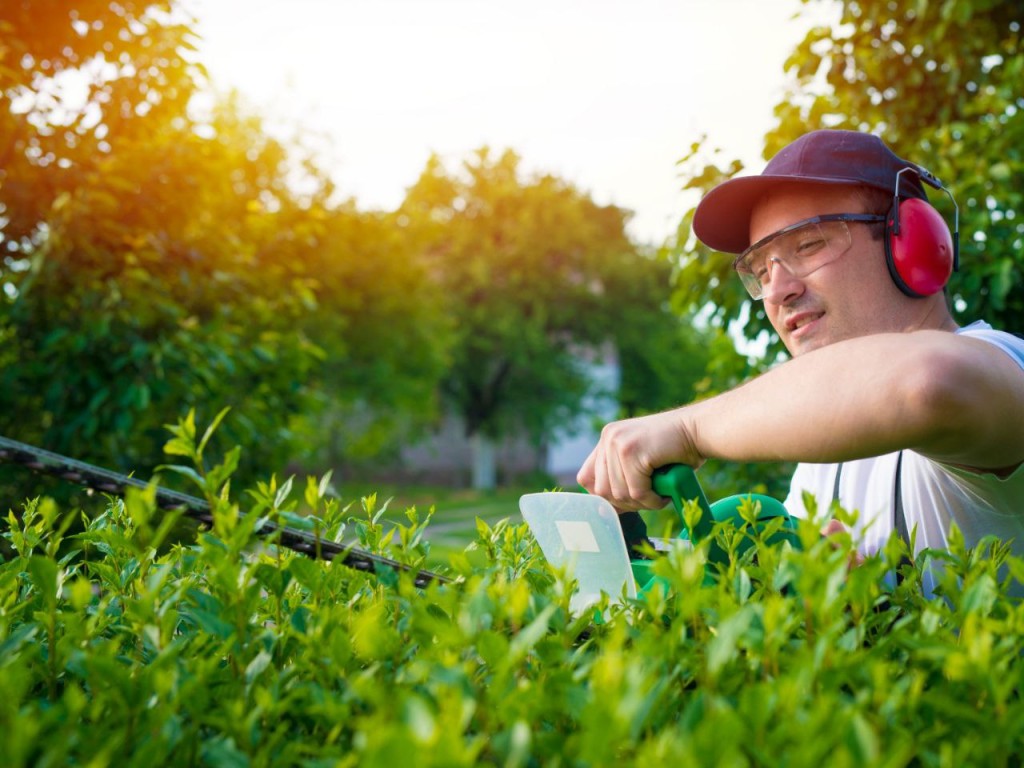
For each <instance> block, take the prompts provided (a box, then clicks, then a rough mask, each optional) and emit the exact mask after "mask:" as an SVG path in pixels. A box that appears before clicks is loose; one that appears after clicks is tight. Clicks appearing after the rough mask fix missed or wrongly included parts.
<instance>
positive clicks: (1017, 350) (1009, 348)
mask: <svg viewBox="0 0 1024 768" xmlns="http://www.w3.org/2000/svg"><path fill="white" fill-rule="evenodd" d="M957 334H958V335H960V336H968V337H970V338H974V339H979V340H981V341H986V342H988V343H989V344H992V345H994V346H996V347H999V349H1001V350H1003V351H1004V352H1005V353H1006V354H1008V355H1009V356H1010V357H1012V358H1013V359H1014V360H1015V361H1016V362H1017V364H1018V365H1020V366H1021V368H1024V338H1021V337H1020V336H1017V335H1015V334H1013V333H1010V332H1009V331H1000V330H997V329H995V328H993V327H992V326H991V325H989V324H988V323H986V322H985V321H984V320H977V321H975V322H973V323H971V324H970V325H965V326H964V327H962V328H960V329H959V330H957Z"/></svg>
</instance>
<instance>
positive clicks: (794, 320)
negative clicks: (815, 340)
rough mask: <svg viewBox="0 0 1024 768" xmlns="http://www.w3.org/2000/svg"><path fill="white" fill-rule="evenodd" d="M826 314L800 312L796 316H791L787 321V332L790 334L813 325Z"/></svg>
mask: <svg viewBox="0 0 1024 768" xmlns="http://www.w3.org/2000/svg"><path fill="white" fill-rule="evenodd" d="M824 314H825V313H824V312H798V313H797V314H795V315H791V316H790V317H789V318H787V320H786V331H788V332H789V333H794V332H796V331H799V330H800V329H801V328H803V327H804V326H806V325H808V324H810V323H813V322H814V321H815V320H817V319H818V318H819V317H821V316H822V315H824Z"/></svg>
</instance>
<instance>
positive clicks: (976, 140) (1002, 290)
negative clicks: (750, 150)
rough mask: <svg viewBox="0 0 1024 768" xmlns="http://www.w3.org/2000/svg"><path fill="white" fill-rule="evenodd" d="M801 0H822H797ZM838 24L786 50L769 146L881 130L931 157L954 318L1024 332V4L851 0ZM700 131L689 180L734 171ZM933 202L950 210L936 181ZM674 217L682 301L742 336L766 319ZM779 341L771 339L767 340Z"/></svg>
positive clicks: (765, 327)
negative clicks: (956, 215) (952, 242)
mask: <svg viewBox="0 0 1024 768" xmlns="http://www.w3.org/2000/svg"><path fill="white" fill-rule="evenodd" d="M804 3H805V4H806V5H807V6H811V5H815V4H816V3H820V0H804ZM838 10H840V12H841V14H840V18H839V19H838V21H837V23H835V24H833V25H828V26H822V27H817V28H814V29H812V30H811V31H810V32H809V33H808V35H807V37H806V38H805V39H804V40H803V42H801V43H800V44H799V45H798V46H797V48H796V50H795V51H794V52H793V54H792V55H791V56H790V58H789V59H788V61H787V62H786V71H787V72H788V73H789V75H790V77H791V86H790V89H789V92H788V93H787V94H786V95H785V97H784V98H783V99H782V101H780V102H779V104H778V106H777V107H776V110H775V113H776V117H777V119H778V123H777V125H776V127H775V128H774V129H773V130H772V131H770V132H769V134H768V135H767V136H766V137H765V156H766V157H770V156H772V155H774V154H775V152H777V151H778V150H779V149H780V148H781V147H782V146H784V145H785V144H787V143H789V142H790V141H792V140H793V139H795V138H796V137H798V136H799V135H801V134H803V133H805V132H807V131H809V130H813V129H816V128H848V129H854V130H861V131H871V132H876V133H878V134H880V135H881V136H883V138H884V139H885V141H886V142H887V143H888V144H889V145H890V146H891V147H892V148H893V150H894V151H895V152H896V153H897V154H899V155H900V156H902V157H906V158H907V159H910V160H913V161H915V162H918V163H920V164H921V165H923V166H925V167H926V168H928V169H929V170H930V171H932V172H933V173H935V174H936V175H937V176H938V177H939V178H940V179H942V180H943V181H944V182H945V183H946V184H947V186H948V187H949V188H950V189H951V191H952V192H953V194H954V196H955V198H956V200H957V202H958V205H959V208H960V232H961V235H960V241H961V271H960V273H959V274H957V275H954V277H953V279H952V280H951V282H950V297H951V300H952V303H953V308H954V311H955V313H956V316H957V317H959V318H962V319H964V320H973V319H976V318H979V317H980V318H984V319H987V320H989V321H990V322H992V323H993V324H994V325H997V326H1000V327H1003V328H1006V329H1007V330H1011V331H1015V332H1018V333H1019V332H1021V331H1022V330H1024V291H1022V290H1021V289H1022V287H1024V256H1022V253H1024V184H1022V183H1021V181H1020V180H1021V179H1022V178H1024V149H1022V147H1024V93H1022V91H1021V88H1020V83H1021V82H1022V79H1024V49H1022V47H1021V24H1022V22H1024V12H1022V10H1021V5H1020V3H1019V2H1017V1H1016V0H943V2H919V0H856V1H854V0H846V1H844V2H842V3H840V4H839V7H838ZM722 156H723V153H721V152H720V151H719V150H714V149H712V147H711V146H709V145H708V144H707V142H701V143H699V144H698V145H696V146H695V147H693V148H692V151H691V153H690V154H689V155H688V156H687V158H686V159H685V163H686V167H687V168H688V170H689V175H690V178H691V180H690V182H689V183H688V186H689V187H690V188H693V189H699V190H703V191H706V190H708V189H710V188H711V187H712V186H714V185H715V184H717V183H718V182H719V181H721V180H724V179H725V178H728V177H731V176H733V175H735V174H737V173H738V172H740V171H741V170H743V168H742V165H741V164H740V163H739V162H736V161H733V162H728V161H723V160H722ZM932 201H933V203H934V204H935V205H936V207H938V208H939V209H940V210H941V211H942V212H943V214H944V215H945V216H946V217H947V220H949V221H950V222H952V219H953V211H952V206H951V205H950V204H949V201H948V200H947V199H946V198H945V196H944V195H942V194H941V193H939V194H932ZM691 222H692V211H691V212H689V213H688V214H687V215H686V216H685V217H684V218H683V220H682V222H681V224H680V227H679V236H678V243H679V246H678V248H679V250H678V255H679V256H680V259H681V263H682V268H681V271H680V277H679V280H678V281H677V288H676V290H677V294H678V299H679V300H680V302H681V303H682V304H684V305H698V306H700V305H703V304H705V303H706V302H711V303H713V304H714V307H715V310H714V311H715V318H716V319H717V320H718V321H719V322H721V323H727V322H729V321H741V322H743V324H744V332H745V334H746V336H747V337H748V338H755V337H757V336H758V335H759V334H761V333H763V332H769V333H770V326H769V324H768V322H767V319H766V317H765V316H764V313H763V311H762V309H761V307H760V305H757V304H752V303H751V302H750V301H749V299H748V298H747V297H746V296H745V294H744V293H743V291H742V289H741V288H740V287H739V283H738V281H737V280H735V279H734V276H733V275H731V274H730V272H731V270H730V268H729V266H730V262H729V261H728V260H727V259H725V258H723V257H722V256H721V255H714V254H712V253H711V252H710V251H709V250H708V249H706V248H705V247H703V246H702V245H699V244H698V243H696V242H695V241H694V239H693V238H692V236H691ZM774 349H775V350H776V351H779V346H778V345H777V344H776V346H775V347H774Z"/></svg>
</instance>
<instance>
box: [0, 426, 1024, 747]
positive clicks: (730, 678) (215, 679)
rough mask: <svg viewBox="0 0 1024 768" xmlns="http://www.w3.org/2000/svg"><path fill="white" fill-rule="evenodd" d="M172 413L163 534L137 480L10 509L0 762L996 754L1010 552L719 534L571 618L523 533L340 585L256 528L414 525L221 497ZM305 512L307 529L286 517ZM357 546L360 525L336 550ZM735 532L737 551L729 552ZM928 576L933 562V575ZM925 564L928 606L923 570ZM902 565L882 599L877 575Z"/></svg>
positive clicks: (224, 492) (989, 547)
mask: <svg viewBox="0 0 1024 768" xmlns="http://www.w3.org/2000/svg"><path fill="white" fill-rule="evenodd" d="M208 435H209V433H207V435H206V436H205V437H204V438H203V439H202V440H198V441H197V439H196V432H195V429H194V426H191V427H190V426H189V422H188V420H186V421H183V422H181V423H180V424H179V425H177V427H175V437H174V439H173V440H172V441H171V443H169V444H168V449H169V452H170V453H171V454H172V455H181V456H186V457H189V458H190V459H192V460H193V461H198V466H196V467H194V468H189V469H185V468H181V469H180V470H179V471H181V472H184V473H186V474H190V475H191V476H192V477H193V479H194V480H195V481H196V482H197V483H198V484H199V486H200V487H201V489H202V491H203V493H204V494H205V495H206V497H207V498H208V499H209V500H210V501H211V502H212V503H213V505H214V520H215V522H214V524H213V525H212V526H211V527H210V529H209V530H203V531H200V532H197V533H196V535H195V537H194V539H191V540H184V541H180V542H174V541H173V540H172V538H173V537H172V535H171V534H172V532H173V531H175V530H177V526H178V525H179V523H180V521H177V520H175V519H174V516H171V517H166V516H164V515H163V514H162V513H157V511H156V507H155V489H154V488H152V487H151V488H150V489H149V490H148V491H136V490H133V491H131V492H129V493H128V494H127V495H126V497H125V498H124V499H123V500H121V499H109V500H107V503H106V504H105V505H104V509H103V511H102V513H101V514H99V515H97V516H95V517H94V518H92V519H86V520H85V521H84V530H83V531H82V532H81V533H79V534H75V535H73V536H68V537H66V538H65V533H64V532H65V531H66V529H67V527H68V525H69V521H71V520H72V519H73V518H72V517H70V516H67V515H62V514H61V513H60V511H59V510H58V509H57V507H56V505H55V504H53V503H52V502H49V501H47V500H45V499H44V500H35V501H30V502H28V503H26V504H25V505H23V507H21V508H20V509H19V510H18V511H17V512H11V513H10V514H9V515H8V516H7V520H6V525H5V526H4V530H3V537H4V539H5V540H6V544H7V547H6V550H5V551H6V552H7V556H6V557H5V559H4V561H3V562H2V563H0V666H2V669H0V728H2V732H3V733H4V734H5V736H4V738H3V739H2V740H0V763H2V764H3V765H5V766H25V765H33V766H58V765H59V766H63V765H92V766H103V765H147V766H149V765H157V764H160V765H218V766H221V765H239V766H246V765H298V764H301V765H332V766H333V765H357V764H358V765H369V766H375V765H380V766H396V765H403V766H406V765H410V766H416V765H445V766H452V765H480V764H486V765H490V764H496V765H508V766H526V765H565V766H591V765H595V766H597V765H622V764H650V765H715V766H721V765H737V766H743V765H787V766H803V765H815V766H817V765H822V764H828V765H839V766H843V765H857V766H861V765H892V766H902V765H924V766H947V765H948V766H954V765H955V766H961V765H986V766H988V765H1007V764H1016V763H1017V762H1018V761H1019V755H1020V754H1022V752H1024V728H1022V724H1024V704H1022V702H1021V699H1020V695H1019V693H1018V691H1019V688H1020V679H1021V671H1022V666H1024V665H1022V661H1021V655H1020V648H1021V645H1022V635H1024V613H1022V611H1021V607H1020V604H1019V601H1018V600H1016V599H1014V598H1011V597H1009V596H1008V589H1009V587H1010V585H1011V584H1012V583H1015V582H1016V581H1017V580H1019V579H1020V578H1021V577H1022V575H1024V563H1022V562H1021V561H1019V560H1016V559H1014V558H1011V557H1009V556H1008V554H1007V550H1006V548H1005V547H1004V546H1002V545H1000V544H997V543H995V542H986V543H984V544H983V545H982V546H980V547H979V548H977V549H975V550H967V549H966V548H965V547H964V546H963V540H962V539H961V538H959V537H958V536H954V539H953V543H952V546H951V549H950V551H949V552H926V553H922V554H921V555H920V556H919V557H918V558H917V561H916V562H914V563H910V562H908V561H904V560H903V559H904V557H905V555H906V548H905V546H904V545H903V544H902V543H901V542H900V541H899V540H897V539H895V538H894V539H893V540H891V541H890V543H889V545H888V546H887V548H886V549H885V551H883V552H881V553H879V554H878V555H877V556H873V557H869V558H868V559H867V560H866V561H865V562H864V563H863V564H861V565H859V566H857V567H853V568H851V567H850V558H851V554H852V549H851V542H850V541H849V539H848V538H845V539H837V540H829V541H825V540H823V539H821V537H820V536H819V534H818V529H819V526H820V521H810V522H806V523H802V524H801V528H800V531H799V535H800V539H801V542H802V549H794V548H792V547H790V546H789V545H768V544H766V543H765V542H763V541H761V540H760V538H759V535H758V534H757V533H756V532H752V531H747V530H743V529H736V528H735V527H722V528H721V529H720V530H719V531H718V533H717V536H718V538H719V541H720V542H721V543H722V545H723V546H725V547H726V548H727V549H728V550H729V551H730V552H732V553H733V555H732V558H731V560H730V562H729V564H728V566H727V567H726V568H725V569H724V570H722V572H721V573H719V574H718V578H717V581H715V582H714V583H713V584H712V585H710V586H702V584H703V582H704V575H705V559H706V546H705V545H702V546H699V547H697V548H696V549H695V550H693V551H687V550H685V549H683V548H677V549H674V550H673V551H671V552H669V553H668V554H667V555H666V556H665V557H664V558H662V559H660V560H659V561H658V563H657V566H656V568H657V572H658V573H659V574H660V575H661V576H662V577H663V578H664V579H665V580H666V582H667V583H668V585H670V589H668V591H667V592H666V591H654V592H652V593H650V594H648V595H645V596H643V597H642V598H641V599H639V600H635V601H627V603H626V604H625V605H618V604H613V605H604V606H602V607H603V608H604V609H605V616H604V619H603V621H601V622H599V623H594V622H593V621H592V618H593V617H592V616H589V615H584V616H581V617H577V618H574V617H573V616H571V615H570V613H569V611H568V603H569V595H570V591H571V583H569V582H567V581H566V580H565V579H564V578H563V576H562V575H561V574H558V573H555V572H553V571H552V570H551V569H550V568H549V567H548V565H547V564H546V563H545V562H544V561H543V559H542V557H541V556H540V554H539V551H538V550H537V548H536V546H535V544H534V542H533V540H532V537H531V536H530V534H529V532H528V530H527V529H526V527H525V526H523V525H517V524H515V523H514V522H502V523H499V524H497V525H495V526H489V525H487V524H485V523H483V522H481V523H480V524H479V530H478V534H479V535H478V540H477V542H476V543H475V545H474V546H473V548H472V550H471V551H467V552H466V553H463V554H458V555H455V556H453V557H451V558H450V560H449V563H448V565H447V566H446V567H445V568H444V569H443V570H444V571H445V574H446V575H448V576H449V577H451V578H452V579H453V580H454V581H453V582H452V583H448V584H432V585H431V586H429V587H427V588H426V589H419V588H417V587H415V586H414V585H413V581H412V575H411V574H409V573H404V572H387V573H384V574H382V575H379V576H372V575H367V574H364V573H360V572H357V571H354V570H351V569H349V568H346V567H345V566H343V565H341V564H340V563H338V562H334V563H327V562H322V561H316V560H311V559H307V558H305V557H303V556H300V555H296V554H294V553H291V552H289V551H285V550H282V549H280V548H278V547H275V546H274V545H273V541H267V540H262V541H259V540H257V539H256V538H255V537H254V531H255V530H256V529H257V527H258V525H259V523H260V521H261V520H262V519H264V518H267V519H272V520H275V521H278V522H284V523H289V524H291V523H293V522H295V523H299V522H301V523H302V524H303V525H304V527H305V528H306V529H307V530H315V531H316V532H318V534H319V535H321V536H323V537H324V539H329V540H332V541H343V540H353V538H354V539H355V540H357V541H358V542H359V545H360V546H362V547H365V548H368V549H371V550H374V551H377V552H384V553H387V554H389V555H390V556H392V557H394V558H395V559H398V560H400V561H402V562H404V563H407V564H409V565H411V566H413V567H421V565H422V564H423V563H424V562H425V559H426V557H427V554H428V550H429V546H428V544H427V542H426V541H425V540H424V538H423V531H424V528H425V526H426V524H427V522H428V521H429V517H430V515H429V514H428V515H426V516H421V515H420V513H419V512H417V511H416V510H415V509H410V510H408V512H407V521H406V522H405V523H403V524H398V525H395V526H394V527H393V529H391V528H389V529H387V530H386V529H385V525H384V523H383V517H382V513H383V509H382V508H380V507H379V506H378V505H377V503H376V499H375V498H374V497H372V496H367V497H365V498H363V499H362V501H361V503H360V504H359V505H351V506H349V507H346V506H344V505H342V504H341V503H340V502H339V501H338V500H337V499H334V498H331V497H330V496H329V494H328V493H327V490H326V489H327V485H328V484H327V483H326V482H323V481H322V480H316V479H310V480H309V481H308V483H307V485H306V487H305V489H304V492H303V493H302V494H301V499H300V498H298V497H299V496H300V494H299V493H298V491H299V489H298V488H297V487H296V486H295V484H293V483H292V482H291V481H287V482H285V483H281V484H277V483H276V482H274V481H269V482H265V483H260V484H258V486H257V488H255V489H254V490H252V491H251V492H248V493H245V494H231V493H229V490H228V479H229V476H230V471H231V467H232V466H233V465H234V463H235V462H236V461H237V456H236V455H234V454H229V456H228V458H227V459H226V460H225V461H224V462H223V463H221V464H220V465H217V466H213V467H207V466H206V465H205V464H204V461H205V460H204V457H203V455H202V453H203V448H204V447H205V442H206V439H207V438H208ZM300 503H301V505H303V506H304V507H308V508H309V510H310V514H308V515H304V516H302V517H301V518H300V517H299V516H298V513H297V512H296V510H297V509H298V508H299V506H300ZM353 533H354V536H353V535H351V534H353ZM748 538H753V540H754V546H753V547H752V548H749V549H747V550H746V551H745V552H744V553H743V554H742V555H740V554H738V552H739V544H740V543H741V542H743V541H744V540H746V539H748ZM939 566H941V567H939ZM929 567H931V568H938V573H939V587H938V592H939V594H938V595H937V596H935V597H926V596H925V595H924V594H923V592H922V586H921V574H922V571H923V570H924V569H926V568H929ZM894 570H899V572H900V574H901V579H900V580H899V582H898V585H897V586H895V587H888V586H886V583H887V578H886V577H887V574H890V573H891V572H892V571H894Z"/></svg>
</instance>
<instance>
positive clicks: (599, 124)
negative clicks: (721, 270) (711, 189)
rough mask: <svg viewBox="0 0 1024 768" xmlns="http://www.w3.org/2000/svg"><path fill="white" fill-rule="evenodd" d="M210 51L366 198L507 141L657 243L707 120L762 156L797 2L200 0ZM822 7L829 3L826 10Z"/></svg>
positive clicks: (388, 200)
mask: <svg viewBox="0 0 1024 768" xmlns="http://www.w3.org/2000/svg"><path fill="white" fill-rule="evenodd" d="M190 7H192V8H193V9H194V11H195V12H196V14H197V16H198V19H199V32H200V35H201V36H202V40H201V43H200V49H199V50H200V53H199V55H200V59H201V61H202V62H203V63H204V64H206V66H207V67H208V69H209V72H210V75H211V77H212V80H213V82H214V85H215V86H216V87H217V88H218V89H221V90H227V89H229V88H237V89H238V90H239V91H240V92H241V93H242V94H243V96H244V97H245V100H246V102H247V103H249V104H250V105H251V106H253V107H254V108H255V109H256V110H257V111H258V112H260V113H261V114H263V115H264V116H266V117H269V118H270V119H271V122H272V123H276V124H278V126H279V129H280V130H281V131H282V132H283V133H284V134H288V133H294V131H295V129H296V127H301V129H302V130H304V131H305V132H308V133H312V134H313V135H315V136H318V137H320V138H321V139H322V140H326V141H329V142H330V145H329V148H327V149H325V151H324V153H323V154H322V155H321V156H320V159H321V164H322V166H323V167H325V168H327V169H329V170H330V171H331V172H332V175H333V177H334V179H335V181H336V183H337V184H338V186H339V187H340V189H341V191H342V192H343V193H344V194H345V195H346V196H350V197H354V198H355V199H356V201H357V203H358V205H359V207H361V208H364V209H370V208H394V207H395V206H397V205H398V204H399V203H400V201H401V199H402V197H403V195H404V192H405V189H406V188H407V187H408V186H410V185H411V184H412V183H413V182H414V181H415V180H416V178H417V177H418V175H419V174H420V172H421V171H422V170H423V167H424V165H425V163H426V161H427V158H428V156H429V155H430V153H431V152H437V153H439V154H440V155H442V156H443V157H445V158H446V159H448V160H450V161H451V162H452V164H453V165H454V163H455V162H457V161H459V160H461V159H462V158H465V157H466V156H467V155H468V154H469V153H470V152H471V151H472V150H474V149H476V148H478V147H480V146H483V145H485V144H486V145H489V146H491V147H492V148H494V149H496V150H502V149H505V148H511V149H514V150H515V151H517V152H518V153H519V154H520V156H522V158H523V163H524V166H525V167H526V168H527V169H528V170H530V171H534V170H536V171H544V172H550V173H554V174H556V175H559V176H561V177H562V178H565V179H567V180H569V181H571V182H573V183H574V184H576V185H577V186H578V187H579V188H581V189H583V190H584V191H587V192H589V193H590V194H592V195H593V196H594V198H595V199H596V200H598V201H599V202H601V203H614V204H616V205H619V206H622V207H624V208H628V209H630V210H632V211H634V214H635V215H634V219H633V222H632V224H631V231H632V233H633V234H634V236H636V237H637V238H639V239H641V240H645V241H648V242H660V241H661V240H663V239H664V238H665V237H668V236H670V235H671V234H672V233H673V232H674V231H675V226H676V223H677V222H678V220H679V218H680V217H681V215H682V214H683V213H684V212H685V210H686V208H687V207H688V206H689V205H690V204H692V199H689V198H687V197H685V196H684V195H682V194H681V192H680V186H681V182H680V180H679V177H678V170H677V168H676V161H677V160H679V159H680V158H681V157H682V156H683V154H684V153H685V152H686V151H687V149H688V147H689V145H690V144H691V143H692V142H693V141H695V140H696V139H698V138H699V137H700V135H701V134H707V135H708V137H709V140H710V141H711V142H712V143H713V144H714V145H715V146H718V147H721V148H722V149H723V150H724V151H725V155H726V157H728V158H732V157H739V158H740V159H742V160H744V161H745V162H747V163H748V164H749V165H751V166H752V170H759V168H760V166H761V164H762V161H761V159H760V152H761V138H762V136H763V135H764V133H765V132H766V131H767V130H768V129H769V127H771V125H772V107H773V106H774V105H775V103H776V102H777V101H778V100H779V98H780V97H781V95H782V86H783V71H782V65H783V62H784V61H785V59H786V57H787V56H788V55H789V53H791V52H792V50H793V48H794V47H795V45H796V44H797V42H798V41H799V40H800V39H802V37H803V35H804V33H805V31H806V29H807V28H808V27H809V25H810V21H809V20H807V19H805V18H802V19H799V20H794V18H793V17H794V14H795V13H796V12H797V11H798V10H799V9H801V8H802V7H803V6H802V5H801V3H800V2H799V0H674V2H669V1H668V0H248V1H247V2H246V3H244V4H241V3H229V2H225V0H192V2H191V3H190ZM818 10H820V9H818Z"/></svg>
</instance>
